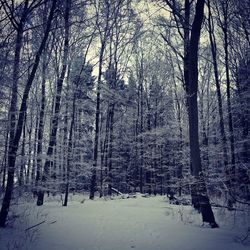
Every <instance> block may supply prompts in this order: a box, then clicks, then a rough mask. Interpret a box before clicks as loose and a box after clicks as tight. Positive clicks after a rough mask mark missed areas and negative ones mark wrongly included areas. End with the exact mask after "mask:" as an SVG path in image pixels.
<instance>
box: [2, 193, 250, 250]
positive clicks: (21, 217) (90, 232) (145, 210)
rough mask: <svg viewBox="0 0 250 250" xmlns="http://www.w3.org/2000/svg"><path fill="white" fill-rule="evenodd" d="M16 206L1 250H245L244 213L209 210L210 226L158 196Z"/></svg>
mask: <svg viewBox="0 0 250 250" xmlns="http://www.w3.org/2000/svg"><path fill="white" fill-rule="evenodd" d="M15 206H16V208H15V213H13V212H12V215H11V216H12V220H11V221H10V222H11V223H9V226H8V227H7V228H6V229H0V249H1V250H5V249H6V250H14V249H27V250H31V249H32V250H128V249H136V250H198V249H199V250H215V249H218V250H224V249H227V250H246V249H249V248H248V247H249V245H243V244H241V243H239V239H240V237H243V236H244V235H245V234H246V228H247V223H248V221H247V219H249V218H247V217H248V215H246V216H245V215H244V214H243V213H241V212H235V211H231V212H229V211H227V210H225V209H222V208H214V212H215V215H216V219H217V221H218V223H219V224H220V228H218V229H210V228H208V227H206V226H202V222H201V216H200V214H197V212H195V211H194V210H193V209H192V208H191V207H190V206H177V205H171V204H169V202H168V201H167V200H166V199H165V198H164V197H161V196H156V197H150V198H143V197H141V196H140V195H138V197H137V198H130V199H114V200H105V199H96V200H94V201H91V200H88V199H87V196H86V197H84V196H82V195H81V196H80V195H75V196H73V195H72V196H70V202H69V204H68V207H62V206H61V199H60V197H59V196H58V197H49V198H47V201H46V203H45V205H44V206H42V207H36V206H35V205H34V201H32V202H31V201H30V202H28V203H27V202H23V203H22V201H21V200H20V201H18V204H16V205H15ZM38 223H41V224H40V225H37V226H35V227H33V228H30V227H32V226H34V225H36V224H38Z"/></svg>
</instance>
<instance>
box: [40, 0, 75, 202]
mask: <svg viewBox="0 0 250 250" xmlns="http://www.w3.org/2000/svg"><path fill="white" fill-rule="evenodd" d="M70 8H71V0H66V4H65V14H64V25H65V38H64V50H63V59H62V63H63V66H62V70H61V74H60V77H59V78H58V80H57V84H56V97H55V98H56V99H55V107H54V114H53V117H52V123H51V126H52V128H51V133H50V138H49V146H48V150H47V159H46V161H45V164H44V171H43V176H42V183H43V184H45V183H46V181H47V179H48V177H49V172H50V167H51V164H52V161H51V157H52V156H53V153H54V147H55V146H56V135H57V128H58V121H59V113H60V107H61V93H62V86H63V81H64V77H65V73H66V70H67V66H68V54H69V14H70ZM43 201H44V190H43V189H40V190H39V192H38V197H37V205H38V206H41V205H43Z"/></svg>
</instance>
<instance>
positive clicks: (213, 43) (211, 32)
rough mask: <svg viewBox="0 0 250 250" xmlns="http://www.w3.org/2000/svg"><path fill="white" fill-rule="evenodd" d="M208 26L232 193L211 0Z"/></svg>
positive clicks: (229, 203)
mask: <svg viewBox="0 0 250 250" xmlns="http://www.w3.org/2000/svg"><path fill="white" fill-rule="evenodd" d="M208 12H209V13H208V27H209V39H210V44H211V52H212V58H213V68H214V79H215V85H216V93H217V100H218V110H219V118H220V134H221V140H222V149H223V160H224V167H225V172H226V176H227V180H226V185H227V187H228V189H229V193H231V191H230V190H231V177H230V171H229V166H228V152H227V137H226V133H225V126H224V120H223V107H222V97H221V89H220V82H219V73H218V63H217V48H216V47H217V46H216V41H215V36H214V25H213V19H212V14H211V6H210V0H208ZM228 206H229V207H231V206H232V201H231V199H230V197H229V200H228Z"/></svg>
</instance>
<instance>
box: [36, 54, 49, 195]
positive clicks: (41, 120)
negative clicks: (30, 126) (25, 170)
mask: <svg viewBox="0 0 250 250" xmlns="http://www.w3.org/2000/svg"><path fill="white" fill-rule="evenodd" d="M46 63H47V62H46V56H45V55H44V56H43V65H42V89H41V93H42V98H41V107H40V114H39V124H38V132H37V164H36V166H37V167H36V181H35V185H36V190H37V188H38V185H39V182H40V180H41V170H42V152H43V131H44V116H45V105H46V86H45V83H46Z"/></svg>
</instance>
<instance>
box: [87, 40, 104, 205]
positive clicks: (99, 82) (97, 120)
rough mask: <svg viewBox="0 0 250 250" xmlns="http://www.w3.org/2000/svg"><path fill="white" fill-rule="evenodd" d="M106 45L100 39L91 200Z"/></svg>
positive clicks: (93, 186) (94, 182)
mask: <svg viewBox="0 0 250 250" xmlns="http://www.w3.org/2000/svg"><path fill="white" fill-rule="evenodd" d="M105 45H106V40H104V41H102V45H101V49H100V56H99V70H98V79H97V94H96V113H95V138H94V152H93V166H92V171H91V172H92V175H91V181H90V193H89V199H91V200H93V199H94V198H95V191H96V168H97V160H98V145H99V122H100V91H101V79H102V64H103V56H104V49H105Z"/></svg>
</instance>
